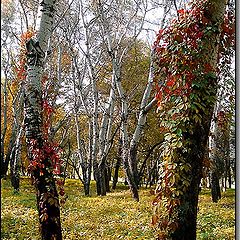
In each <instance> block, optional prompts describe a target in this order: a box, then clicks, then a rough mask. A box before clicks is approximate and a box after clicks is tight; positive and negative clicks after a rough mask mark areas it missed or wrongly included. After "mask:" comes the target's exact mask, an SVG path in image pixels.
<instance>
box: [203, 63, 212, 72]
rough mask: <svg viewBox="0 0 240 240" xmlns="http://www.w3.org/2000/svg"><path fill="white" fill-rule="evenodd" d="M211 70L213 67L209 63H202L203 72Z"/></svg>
mask: <svg viewBox="0 0 240 240" xmlns="http://www.w3.org/2000/svg"><path fill="white" fill-rule="evenodd" d="M211 71H213V67H212V66H211V64H210V63H206V64H205V65H204V72H205V73H209V72H211Z"/></svg>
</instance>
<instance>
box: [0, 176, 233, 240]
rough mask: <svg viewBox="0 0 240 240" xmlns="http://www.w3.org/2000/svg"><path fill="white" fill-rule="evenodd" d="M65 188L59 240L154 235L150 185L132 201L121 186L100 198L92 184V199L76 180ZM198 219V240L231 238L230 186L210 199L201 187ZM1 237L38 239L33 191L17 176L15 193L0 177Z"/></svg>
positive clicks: (69, 182)
mask: <svg viewBox="0 0 240 240" xmlns="http://www.w3.org/2000/svg"><path fill="white" fill-rule="evenodd" d="M64 188H65V192H66V196H67V197H68V198H67V201H66V203H65V204H64V205H63V206H62V207H61V219H62V230H63V239H64V240H70V239H71V240H78V239H86V240H87V239H92V240H97V239H101V240H114V239H116V240H117V239H124V240H130V239H142V240H143V239H146V240H151V239H152V240H154V239H155V238H154V230H153V228H152V226H151V215H152V209H151V201H152V199H153V195H151V194H150V189H144V188H142V189H141V190H140V202H138V203H137V202H135V201H134V200H132V198H131V194H130V192H129V190H128V189H127V187H126V186H124V185H122V184H121V185H120V186H118V187H117V189H116V190H115V191H114V192H111V193H108V194H107V196H105V197H99V196H96V194H95V192H94V187H93V191H92V193H91V197H85V196H84V194H83V187H82V184H81V183H80V181H79V180H67V181H66V183H65V187H64ZM197 222H198V230H197V239H198V240H203V239H205V240H215V239H218V240H228V239H229V240H232V239H235V190H234V189H228V190H227V191H226V192H224V193H222V199H220V201H219V202H218V203H212V201H211V194H210V190H208V189H203V190H202V191H201V195H200V199H199V212H198V220H197ZM1 239H2V240H13V239H16V240H23V239H24V240H27V239H29V240H38V239H40V238H39V233H38V215H37V210H36V202H35V193H34V189H33V186H32V185H31V183H30V180H29V179H27V178H23V179H21V187H20V192H19V193H14V192H13V190H12V188H11V184H10V181H9V180H1Z"/></svg>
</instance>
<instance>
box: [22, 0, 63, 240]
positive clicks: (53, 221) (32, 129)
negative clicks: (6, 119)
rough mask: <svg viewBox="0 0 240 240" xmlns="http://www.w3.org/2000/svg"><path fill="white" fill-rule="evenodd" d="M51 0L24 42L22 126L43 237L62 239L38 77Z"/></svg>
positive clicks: (45, 239) (49, 23) (45, 1)
mask: <svg viewBox="0 0 240 240" xmlns="http://www.w3.org/2000/svg"><path fill="white" fill-rule="evenodd" d="M54 4H55V1H54V0H43V1H42V2H41V6H42V15H41V22H40V28H39V32H38V34H37V41H35V40H33V39H30V40H29V41H28V42H27V45H26V46H27V59H28V63H27V65H28V68H27V79H26V84H25V92H24V110H25V128H26V141H27V148H28V157H29V160H30V165H29V170H30V171H31V175H32V178H33V183H34V185H35V187H36V196H37V208H38V214H39V223H40V231H41V238H42V240H50V239H52V240H53V239H55V240H61V239H62V233H61V222H60V205H59V199H58V192H57V189H56V185H55V180H54V176H53V171H52V169H53V163H52V160H51V158H52V156H51V155H49V154H47V151H46V149H47V148H48V147H49V144H48V143H47V142H46V140H44V139H43V116H42V112H43V102H42V87H41V77H42V72H43V69H44V59H45V53H46V50H47V46H48V40H49V37H50V35H51V29H52V25H53V14H54V11H55V9H54Z"/></svg>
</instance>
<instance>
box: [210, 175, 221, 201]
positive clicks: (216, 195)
mask: <svg viewBox="0 0 240 240" xmlns="http://www.w3.org/2000/svg"><path fill="white" fill-rule="evenodd" d="M211 194H212V201H213V202H215V203H216V202H218V200H219V199H221V189H220V185H219V178H218V174H217V173H216V171H212V173H211Z"/></svg>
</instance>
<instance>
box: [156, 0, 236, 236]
mask: <svg viewBox="0 0 240 240" xmlns="http://www.w3.org/2000/svg"><path fill="white" fill-rule="evenodd" d="M210 8H211V5H210V4H209V1H206V0H201V1H196V2H195V3H191V5H189V7H188V8H187V9H180V10H178V19H173V20H172V22H171V24H170V26H169V27H167V28H166V29H161V30H160V31H159V33H158V34H157V39H156V41H155V42H154V46H153V48H154V50H155V69H156V71H155V79H154V80H155V86H156V99H157V100H158V111H159V117H160V129H161V131H162V132H163V133H164V142H163V144H162V148H161V150H162V164H161V171H160V180H159V183H158V186H157V188H156V196H155V199H154V200H153V202H152V204H153V209H154V214H153V217H152V224H153V225H154V226H156V227H157V231H158V238H159V239H171V238H170V237H171V234H172V233H173V232H174V231H175V230H176V229H177V228H178V225H179V217H178V215H177V211H175V210H176V209H177V208H178V207H179V205H180V204H181V200H182V196H183V195H184V193H185V192H186V191H187V189H188V187H189V186H190V182H191V176H190V173H191V168H192V166H191V164H190V162H188V161H187V160H186V157H185V156H186V153H187V152H188V151H189V150H190V144H191V143H190V138H189V137H188V136H189V135H191V134H193V126H192V123H195V124H196V125H199V127H201V123H202V122H203V121H206V119H207V118H209V116H210V112H209V109H208V107H207V106H209V105H212V104H214V102H215V100H216V97H215V96H216V94H215V92H216V88H217V79H218V76H219V73H220V71H221V65H218V66H216V64H215V62H216V61H218V62H219V63H222V62H224V63H226V62H227V63H228V64H230V59H229V58H228V56H227V54H226V53H227V52H228V51H229V49H230V48H232V47H233V46H234V34H235V30H234V21H235V18H234V15H233V12H231V11H227V12H226V15H225V19H224V22H223V23H222V25H221V27H220V28H219V23H218V22H213V21H212V20H211V17H210V16H209V12H210ZM212 36H214V37H215V38H214V39H215V40H214V41H215V42H214V41H213V37H212ZM219 36H220V37H219ZM217 39H220V47H219V48H218V52H216V53H215V52H213V51H212V50H211V49H215V48H214V44H217V43H218V42H216V41H217ZM215 58H217V59H215ZM206 59H208V60H209V61H206ZM206 86H208V87H206ZM176 156H178V157H176ZM161 209H164V211H162V210H161Z"/></svg>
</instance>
